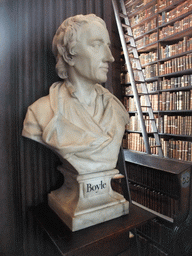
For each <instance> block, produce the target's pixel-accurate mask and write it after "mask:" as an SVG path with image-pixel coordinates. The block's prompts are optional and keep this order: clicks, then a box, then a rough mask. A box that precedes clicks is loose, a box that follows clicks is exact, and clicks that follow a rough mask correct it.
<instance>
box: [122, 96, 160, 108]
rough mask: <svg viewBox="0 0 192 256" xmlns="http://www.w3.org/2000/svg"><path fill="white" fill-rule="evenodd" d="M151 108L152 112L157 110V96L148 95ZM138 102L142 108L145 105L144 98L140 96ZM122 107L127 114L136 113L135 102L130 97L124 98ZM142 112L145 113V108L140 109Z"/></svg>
mask: <svg viewBox="0 0 192 256" xmlns="http://www.w3.org/2000/svg"><path fill="white" fill-rule="evenodd" d="M149 98H150V101H151V106H152V108H153V110H154V111H155V110H156V111H157V110H158V95H157V94H151V95H149ZM140 102H141V105H142V106H146V103H145V96H140ZM124 106H125V108H126V109H127V111H128V112H133V111H136V104H135V100H134V98H132V97H124ZM142 110H143V111H147V107H143V108H142Z"/></svg>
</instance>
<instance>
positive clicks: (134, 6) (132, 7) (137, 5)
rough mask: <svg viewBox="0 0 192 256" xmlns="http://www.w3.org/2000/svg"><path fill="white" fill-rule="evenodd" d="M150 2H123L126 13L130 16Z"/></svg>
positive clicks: (141, 0)
mask: <svg viewBox="0 0 192 256" xmlns="http://www.w3.org/2000/svg"><path fill="white" fill-rule="evenodd" d="M150 2H151V0H139V1H138V0H137V1H134V2H133V1H126V2H125V6H128V7H127V11H128V12H129V13H130V14H132V13H134V12H136V11H138V10H139V9H141V8H142V7H145V5H147V4H148V3H150Z"/></svg>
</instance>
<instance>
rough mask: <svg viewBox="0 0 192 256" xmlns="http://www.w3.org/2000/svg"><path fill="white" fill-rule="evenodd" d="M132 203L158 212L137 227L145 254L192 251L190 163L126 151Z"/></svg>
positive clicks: (161, 255)
mask: <svg viewBox="0 0 192 256" xmlns="http://www.w3.org/2000/svg"><path fill="white" fill-rule="evenodd" d="M124 155H125V160H126V169H127V174H128V178H129V188H130V192H131V197H132V203H133V204H134V205H136V206H139V207H141V208H143V209H145V210H148V211H149V212H152V213H155V215H156V216H157V217H156V218H155V219H153V220H149V221H148V222H147V223H146V224H144V225H142V226H140V227H139V228H138V234H139V240H140V243H141V248H142V250H141V251H142V254H141V255H142V256H166V255H170V256H177V255H179V256H180V255H185V256H190V255H192V254H191V253H192V198H191V192H192V187H191V167H192V166H191V163H189V162H184V161H179V160H175V159H168V158H161V157H158V156H152V155H148V154H146V153H141V152H140V153H139V152H134V151H130V150H125V151H124Z"/></svg>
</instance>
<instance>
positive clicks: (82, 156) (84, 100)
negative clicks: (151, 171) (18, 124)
mask: <svg viewBox="0 0 192 256" xmlns="http://www.w3.org/2000/svg"><path fill="white" fill-rule="evenodd" d="M52 49H53V53H54V55H55V57H56V61H57V64H56V70H57V73H58V75H59V77H60V78H61V79H62V81H60V82H56V83H54V84H53V85H52V86H51V87H50V91H49V95H47V96H45V97H42V98H40V99H39V100H37V101H36V102H35V103H33V104H32V105H31V106H29V108H28V110H27V114H26V117H25V120H24V125H23V131H22V135H23V136H25V137H27V138H30V139H32V140H35V141H37V142H40V143H42V144H44V145H46V146H48V147H49V148H51V149H52V150H53V151H54V152H56V153H57V154H58V155H59V156H60V158H61V160H62V159H63V160H64V159H65V160H67V161H68V162H69V163H70V164H71V165H72V166H73V167H74V170H75V171H74V170H73V171H71V173H72V174H70V175H69V173H70V171H69V170H67V171H66V170H65V171H64V169H65V167H63V171H62V170H61V172H63V173H64V176H65V178H66V176H67V177H68V181H69V182H67V183H68V184H70V185H69V186H71V187H72V188H73V189H72V190H73V196H71V194H70V195H69V193H71V192H69V190H68V191H66V187H65V188H63V192H62V193H65V196H64V197H66V195H67V197H68V198H71V197H74V198H76V199H74V198H73V199H70V200H68V201H67V202H66V201H65V202H64V201H62V200H64V199H63V198H62V195H61V194H62V193H61V190H62V189H61V190H59V192H56V194H57V197H58V198H59V199H58V200H61V201H62V204H65V205H68V208H70V210H69V209H67V210H66V209H65V210H64V211H70V213H67V214H66V216H68V215H70V216H72V217H71V218H72V219H73V217H74V216H75V215H79V212H81V211H82V209H84V211H85V209H86V210H87V209H88V208H90V209H91V207H90V203H88V204H89V206H85V205H84V204H87V202H89V200H92V199H86V202H85V201H82V200H84V199H85V198H89V196H86V195H85V194H84V197H85V198H84V199H83V198H82V200H80V197H81V196H80V194H81V192H82V191H84V192H86V191H88V192H91V193H92V192H93V190H91V186H92V188H93V186H96V185H98V186H97V188H100V191H101V190H102V189H103V191H104V190H105V191H106V192H103V191H102V195H100V199H101V197H102V198H103V197H104V196H106V197H107V196H109V194H110V195H112V194H113V196H114V197H115V196H116V197H121V199H120V200H119V199H118V200H119V202H120V201H122V202H123V203H122V204H123V206H122V207H124V208H126V209H128V207H127V201H126V203H125V199H124V198H123V199H122V196H120V195H118V196H117V193H116V195H115V194H114V193H115V192H113V191H112V190H111V188H107V186H110V184H108V183H110V179H111V177H112V176H114V175H115V173H118V170H116V169H115V168H116V164H117V158H118V153H119V149H120V145H121V142H122V137H123V134H124V130H125V125H126V124H127V123H128V114H127V111H126V110H125V108H124V106H123V105H122V103H121V102H120V101H119V100H118V99H117V98H116V97H115V96H114V95H112V94H111V93H110V92H109V91H108V90H107V89H105V88H104V87H103V86H101V85H100V84H101V83H104V82H106V80H107V73H108V69H109V63H111V62H113V61H114V58H113V56H112V53H111V50H110V38H109V34H108V31H107V28H106V24H105V22H104V21H103V20H102V19H101V18H99V17H97V16H96V15H94V14H89V15H77V16H74V17H70V18H68V19H66V20H65V21H64V22H63V23H62V24H61V25H60V27H59V28H58V30H57V32H56V34H55V36H54V39H53V44H52ZM60 169H61V168H60ZM114 170H115V171H114ZM109 173H110V174H109ZM71 175H72V176H73V178H71ZM74 175H75V178H74ZM69 176H70V177H69ZM105 176H107V177H109V179H108V181H106V180H105V178H104V177H105ZM85 177H86V178H85ZM101 177H103V178H101ZM74 179H75V181H74ZM86 179H88V180H87V181H86V182H84V181H83V182H84V185H82V186H84V188H81V185H80V183H81V181H82V180H86ZM90 179H91V180H92V183H91V182H90ZM66 180H67V178H66ZM94 180H96V181H95V183H94ZM76 183H78V185H77V184H76ZM96 183H98V184H96ZM75 184H76V185H75ZM90 184H91V185H90ZM103 184H105V185H103ZM99 185H100V186H99ZM69 186H68V187H69ZM76 187H78V189H77V190H78V192H77V191H76ZM88 188H89V189H88ZM95 188H96V187H95ZM106 188H107V190H106ZM64 190H65V192H64ZM80 190H81V191H80ZM74 191H76V192H74ZM84 192H83V193H84ZM97 192H98V191H97ZM58 193H60V194H59V195H58ZM67 193H68V194H67ZM75 193H76V194H75ZM56 194H55V197H54V198H56ZM104 194H106V195H104ZM107 194H108V195H107ZM92 195H93V196H96V197H98V193H97V194H96V193H95V195H94V193H92ZM54 200H57V199H53V200H52V199H50V201H52V203H50V204H51V205H55V202H53V201H54ZM80 201H81V203H80ZM74 202H75V203H74ZM82 202H84V203H82ZM59 204H60V205H61V202H60V203H59ZM125 204H126V207H125ZM71 205H73V207H71ZM79 205H81V206H80V208H81V210H78V207H79ZM82 205H84V206H83V207H82ZM54 207H55V206H53V207H52V208H54ZM58 207H59V206H58ZM58 207H56V208H58ZM94 207H95V206H93V207H92V208H94ZM71 208H74V209H73V210H71ZM59 211H60V210H59ZM77 212H78V214H77ZM127 212H128V210H126V211H125V212H123V213H121V214H120V215H122V214H125V213H127ZM58 215H60V214H58ZM66 218H67V217H66ZM94 218H95V217H94ZM64 219H65V218H64ZM64 222H66V220H64ZM71 222H73V220H72V221H71V220H70V223H71ZM94 224H95V223H93V225H94ZM67 225H68V226H69V227H70V228H71V229H72V230H78V229H81V228H82V227H80V228H79V226H78V228H73V227H71V226H70V225H71V224H68V223H67ZM72 225H73V224H72ZM78 225H79V224H78ZM82 225H83V224H82ZM86 226H90V225H84V226H83V227H86Z"/></svg>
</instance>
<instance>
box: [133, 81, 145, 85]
mask: <svg viewBox="0 0 192 256" xmlns="http://www.w3.org/2000/svg"><path fill="white" fill-rule="evenodd" d="M144 82H145V81H138V80H135V83H136V84H140V83H141V84H142V83H144Z"/></svg>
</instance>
